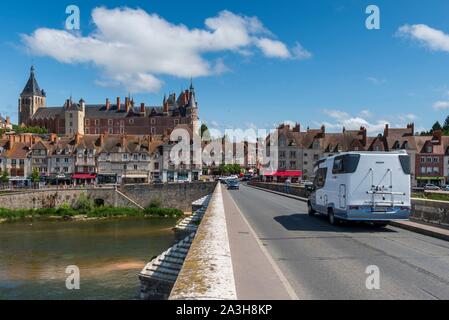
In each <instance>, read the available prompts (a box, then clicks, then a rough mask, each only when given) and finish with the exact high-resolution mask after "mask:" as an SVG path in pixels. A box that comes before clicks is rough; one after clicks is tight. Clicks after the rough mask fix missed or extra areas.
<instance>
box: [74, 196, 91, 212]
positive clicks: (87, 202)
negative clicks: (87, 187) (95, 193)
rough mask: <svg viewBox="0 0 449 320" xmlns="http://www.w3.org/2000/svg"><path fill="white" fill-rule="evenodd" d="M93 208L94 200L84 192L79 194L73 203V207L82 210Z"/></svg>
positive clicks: (87, 210)
mask: <svg viewBox="0 0 449 320" xmlns="http://www.w3.org/2000/svg"><path fill="white" fill-rule="evenodd" d="M94 208H95V203H94V201H93V200H92V199H91V198H89V197H88V196H86V195H85V194H81V195H80V197H79V198H78V199H77V200H76V202H75V203H74V205H73V209H75V210H78V211H82V212H89V211H92V210H93V209H94Z"/></svg>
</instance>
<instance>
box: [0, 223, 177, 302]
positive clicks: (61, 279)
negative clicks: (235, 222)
mask: <svg viewBox="0 0 449 320" xmlns="http://www.w3.org/2000/svg"><path fill="white" fill-rule="evenodd" d="M175 222H176V221H175V220H173V219H116V220H101V221H100V220H98V221H78V222H61V221H57V222H55V221H27V222H14V223H3V224H0V300H5V299H7V300H11V299H12V300H14V299H26V300H35V299H36V300H39V299H51V300H69V299H77V300H78V299H83V300H91V299H92V300H93V299H95V300H97V299H100V300H104V299H106V300H110V299H112V300H116V299H136V298H137V297H138V290H139V280H138V277H137V274H138V273H139V272H140V271H141V270H142V269H143V267H144V266H145V264H146V263H148V262H149V261H150V260H151V258H152V257H154V256H156V255H159V254H160V253H162V252H163V251H165V250H167V249H168V248H169V247H170V246H171V245H172V244H173V243H174V241H175V239H174V234H173V231H172V230H171V228H172V227H173V226H174V225H175ZM72 265H75V266H77V267H78V268H79V269H80V273H81V274H80V278H81V281H80V290H74V291H70V290H68V289H67V288H66V279H67V277H68V276H69V275H68V274H66V273H65V272H66V268H67V267H68V266H72Z"/></svg>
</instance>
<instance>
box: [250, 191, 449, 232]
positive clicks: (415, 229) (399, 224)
mask: <svg viewBox="0 0 449 320" xmlns="http://www.w3.org/2000/svg"><path fill="white" fill-rule="evenodd" d="M247 186H248V187H250V188H254V189H259V190H262V191H266V192H270V193H273V194H277V195H280V196H283V197H286V198H290V199H294V200H298V201H301V202H307V201H308V199H306V198H302V197H298V196H293V195H289V194H285V193H282V192H279V191H273V190H270V189H264V188H261V187H256V186H251V185H247ZM417 223H418V222H417ZM390 225H391V226H393V227H397V228H400V229H404V230H407V231H412V232H415V233H418V234H422V235H425V236H429V237H432V238H436V239H440V240H444V241H449V235H447V234H444V233H439V232H437V231H433V230H429V229H425V228H420V227H417V226H412V225H408V224H405V223H402V222H398V221H392V222H390ZM431 227H433V228H438V227H434V226H431Z"/></svg>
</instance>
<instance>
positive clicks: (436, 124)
mask: <svg viewBox="0 0 449 320" xmlns="http://www.w3.org/2000/svg"><path fill="white" fill-rule="evenodd" d="M442 129H443V128H442V127H441V124H440V122H439V121H437V122H435V124H434V125H433V126H432V132H434V131H438V130H442Z"/></svg>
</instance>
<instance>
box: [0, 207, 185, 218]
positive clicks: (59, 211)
mask: <svg viewBox="0 0 449 320" xmlns="http://www.w3.org/2000/svg"><path fill="white" fill-rule="evenodd" d="M183 215H184V213H183V212H182V211H181V210H178V209H170V208H148V209H145V210H140V209H134V208H114V207H96V208H93V209H89V210H77V209H74V208H70V207H67V206H61V207H59V208H46V209H29V210H10V209H2V208H0V219H5V220H16V219H26V218H49V217H60V218H71V217H75V216H85V217H87V218H114V217H169V218H179V217H182V216H183Z"/></svg>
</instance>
